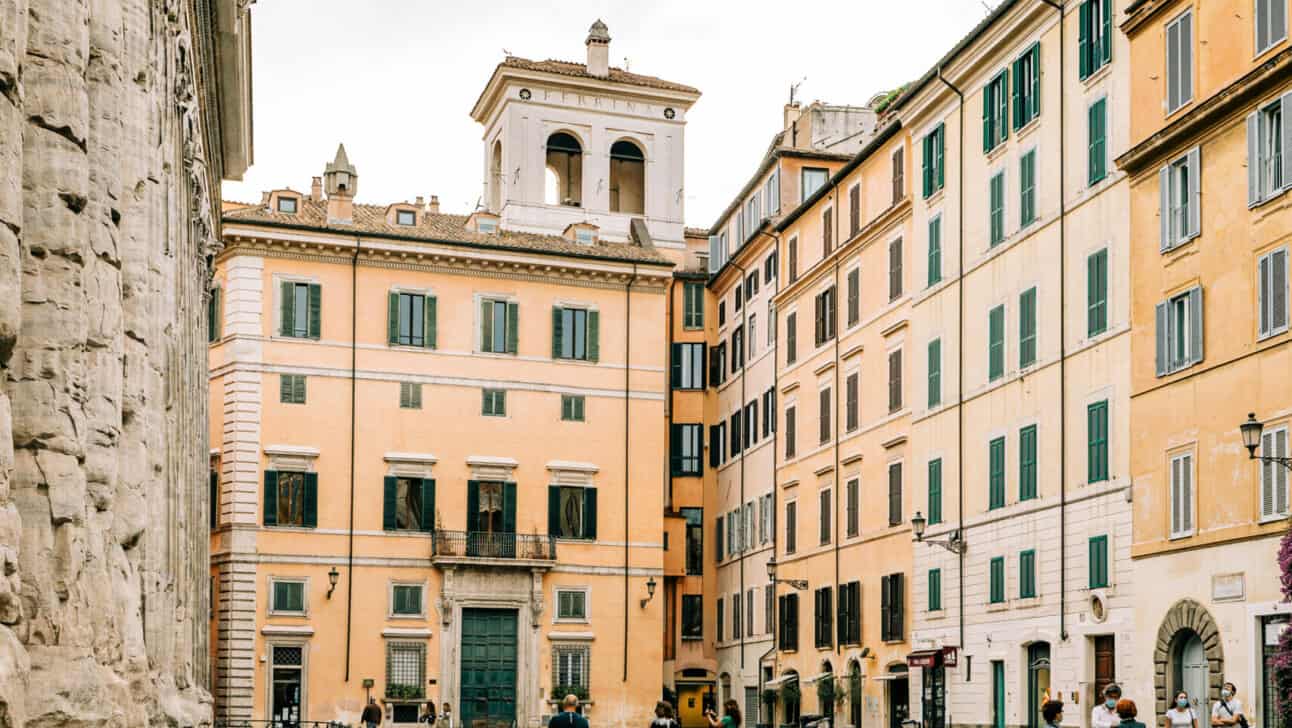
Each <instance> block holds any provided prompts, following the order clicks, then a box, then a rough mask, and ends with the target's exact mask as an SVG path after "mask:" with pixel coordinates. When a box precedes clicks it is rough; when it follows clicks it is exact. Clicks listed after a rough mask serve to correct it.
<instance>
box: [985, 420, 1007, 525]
mask: <svg viewBox="0 0 1292 728" xmlns="http://www.w3.org/2000/svg"><path fill="white" fill-rule="evenodd" d="M987 469H988V472H987V483H988V490H987V498H988V505H987V507H988V508H1004V507H1005V438H1003V437H998V438H996V439H994V440H992V441H991V444H990V445H989V446H988V458H987Z"/></svg>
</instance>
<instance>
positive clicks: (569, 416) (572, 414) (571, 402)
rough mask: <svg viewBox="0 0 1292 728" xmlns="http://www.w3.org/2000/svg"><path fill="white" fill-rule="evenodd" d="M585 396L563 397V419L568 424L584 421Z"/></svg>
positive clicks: (569, 395)
mask: <svg viewBox="0 0 1292 728" xmlns="http://www.w3.org/2000/svg"><path fill="white" fill-rule="evenodd" d="M584 406H585V402H584V396H583V395H582V394H562V395H561V419H562V420H564V421H566V422H583V421H584V411H583V410H584Z"/></svg>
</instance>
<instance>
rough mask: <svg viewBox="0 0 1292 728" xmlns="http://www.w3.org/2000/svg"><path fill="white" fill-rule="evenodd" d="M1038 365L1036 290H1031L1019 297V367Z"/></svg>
mask: <svg viewBox="0 0 1292 728" xmlns="http://www.w3.org/2000/svg"><path fill="white" fill-rule="evenodd" d="M1035 363H1036V289H1035V288H1029V289H1027V290H1026V291H1023V293H1022V294H1020V295H1019V297H1018V366H1019V368H1020V369H1021V368H1022V367H1026V366H1031V365H1032V364H1035Z"/></svg>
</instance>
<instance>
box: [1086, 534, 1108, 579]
mask: <svg viewBox="0 0 1292 728" xmlns="http://www.w3.org/2000/svg"><path fill="white" fill-rule="evenodd" d="M1088 569H1089V572H1090V588H1091V589H1102V588H1105V587H1107V586H1108V584H1109V581H1108V537H1107V536H1094V537H1092V538H1091V539H1090V561H1089V567H1088Z"/></svg>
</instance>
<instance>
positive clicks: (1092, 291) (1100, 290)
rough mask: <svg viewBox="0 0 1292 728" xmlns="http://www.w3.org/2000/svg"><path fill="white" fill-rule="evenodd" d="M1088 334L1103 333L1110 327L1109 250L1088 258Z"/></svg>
mask: <svg viewBox="0 0 1292 728" xmlns="http://www.w3.org/2000/svg"><path fill="white" fill-rule="evenodd" d="M1086 299H1087V303H1086V307H1087V313H1086V335H1087V336H1095V335H1097V334H1102V333H1103V332H1104V331H1105V330H1106V329H1107V328H1108V307H1107V302H1108V250H1107V249H1104V250H1100V251H1099V252H1097V253H1094V254H1093V255H1091V256H1090V257H1089V258H1087V259H1086Z"/></svg>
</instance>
